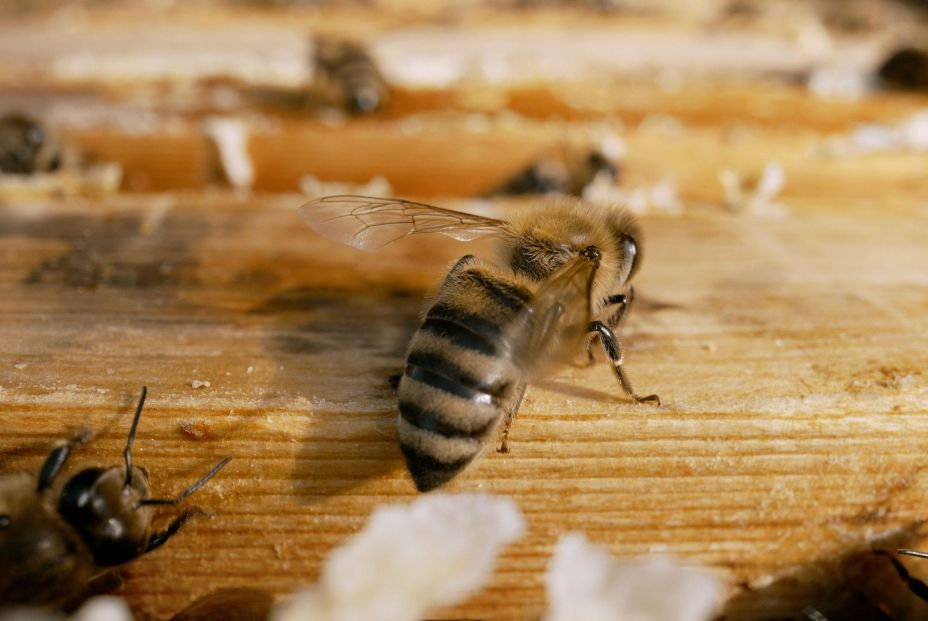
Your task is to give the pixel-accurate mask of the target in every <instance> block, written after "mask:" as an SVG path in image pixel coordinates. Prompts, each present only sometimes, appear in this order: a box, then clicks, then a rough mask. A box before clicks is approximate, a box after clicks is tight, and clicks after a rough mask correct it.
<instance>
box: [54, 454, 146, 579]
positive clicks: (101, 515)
mask: <svg viewBox="0 0 928 621" xmlns="http://www.w3.org/2000/svg"><path fill="white" fill-rule="evenodd" d="M130 472H131V475H128V476H127V473H130ZM150 495H151V489H150V487H149V484H148V476H147V473H146V472H145V471H144V470H143V469H142V468H139V467H136V466H132V467H131V468H130V469H128V470H127V469H126V468H123V467H121V466H114V467H112V468H105V469H104V468H87V469H85V470H82V471H81V472H79V473H77V474H76V475H74V476H73V477H71V479H70V480H69V481H68V482H67V483H66V484H65V486H64V488H63V489H62V491H61V496H60V498H59V502H58V512H59V513H60V514H61V516H62V517H63V518H64V519H65V521H67V522H68V523H69V524H70V525H71V526H72V527H73V528H74V529H75V530H76V531H78V532H79V533H80V534H81V536H82V537H83V539H84V541H85V542H86V543H87V545H88V547H89V548H90V549H91V551H92V552H93V556H94V561H95V562H96V564H97V565H99V566H112V565H119V564H122V563H125V562H126V561H129V560H131V559H133V558H135V557H136V556H138V555H139V554H141V552H142V550H143V549H144V547H145V545H146V544H147V539H148V534H149V530H150V525H151V517H152V509H151V507H147V506H145V504H144V502H143V500H144V499H146V498H148V497H149V496H150Z"/></svg>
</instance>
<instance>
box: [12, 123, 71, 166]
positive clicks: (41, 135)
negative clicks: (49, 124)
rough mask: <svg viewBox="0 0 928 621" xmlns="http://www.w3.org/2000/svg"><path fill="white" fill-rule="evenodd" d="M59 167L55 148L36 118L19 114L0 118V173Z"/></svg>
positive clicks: (59, 161) (58, 158) (58, 157)
mask: <svg viewBox="0 0 928 621" xmlns="http://www.w3.org/2000/svg"><path fill="white" fill-rule="evenodd" d="M60 166H61V156H60V154H59V153H58V148H57V146H56V145H55V143H54V141H53V140H52V139H51V137H50V136H49V135H48V132H47V131H46V130H45V128H43V127H42V125H41V124H40V123H39V122H38V121H36V120H34V119H31V118H29V117H27V116H23V115H21V114H7V115H6V116H3V117H0V173H5V174H14V175H31V174H33V173H37V172H49V171H53V170H57V169H58V168H59V167H60Z"/></svg>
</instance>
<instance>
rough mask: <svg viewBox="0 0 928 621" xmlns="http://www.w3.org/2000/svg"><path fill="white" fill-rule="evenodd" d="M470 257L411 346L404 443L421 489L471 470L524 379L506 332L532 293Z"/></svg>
mask: <svg viewBox="0 0 928 621" xmlns="http://www.w3.org/2000/svg"><path fill="white" fill-rule="evenodd" d="M472 261H473V260H472V259H468V258H467V257H465V259H462V261H460V262H459V263H458V265H456V266H455V268H454V269H453V270H452V272H451V274H449V276H448V278H447V279H446V281H445V284H444V285H443V286H442V288H441V290H440V291H439V293H438V295H437V297H436V301H435V304H434V305H433V306H432V307H431V308H430V309H429V311H428V312H427V313H426V316H425V320H424V322H423V323H422V327H421V328H420V329H419V331H418V332H417V333H416V334H415V336H414V337H413V339H412V342H411V343H410V348H409V354H408V356H407V359H406V370H405V372H404V374H403V378H402V380H401V382H400V386H399V410H400V417H399V440H400V446H401V448H402V450H403V455H404V456H405V457H406V464H407V466H408V468H409V472H410V474H411V475H412V478H413V481H414V482H415V484H416V487H417V488H418V489H419V491H427V490H430V489H433V488H435V487H438V486H439V485H442V484H443V483H445V482H447V481H448V480H450V479H451V478H453V477H454V476H455V475H456V474H457V473H458V472H460V471H461V470H462V469H464V468H465V467H466V466H467V465H468V464H469V463H470V462H471V460H473V458H474V457H476V456H477V454H478V453H479V452H480V451H481V449H482V448H483V445H484V443H485V441H486V438H487V436H488V435H489V434H491V433H492V431H493V430H494V429H495V428H496V426H497V424H498V423H499V421H500V418H501V417H502V414H503V412H504V410H505V408H506V407H508V405H509V401H510V399H511V393H512V387H513V386H514V385H515V383H516V381H517V380H518V379H519V377H518V371H517V370H516V369H515V367H514V366H513V365H512V363H511V361H510V358H509V350H508V347H507V346H506V343H505V333H506V331H505V327H506V326H507V325H508V323H509V322H510V321H511V320H512V318H513V317H515V316H516V315H517V313H518V312H519V311H521V310H522V309H523V308H524V307H525V305H526V304H527V303H528V302H529V300H530V299H531V297H532V295H531V293H530V292H529V291H528V290H527V289H525V288H523V287H521V286H519V285H518V284H517V283H514V282H512V281H509V280H507V279H505V278H502V277H499V276H497V275H495V274H493V273H490V272H489V271H487V270H484V269H482V268H480V267H479V266H476V265H473V263H472Z"/></svg>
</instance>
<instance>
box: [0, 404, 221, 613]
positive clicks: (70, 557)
mask: <svg viewBox="0 0 928 621" xmlns="http://www.w3.org/2000/svg"><path fill="white" fill-rule="evenodd" d="M146 393H147V391H146V389H145V388H142V394H141V397H140V398H139V403H138V406H137V408H136V411H135V416H134V417H133V419H132V426H131V428H130V430H129V438H128V440H127V442H126V448H125V451H124V456H125V466H122V465H118V466H111V467H108V468H105V467H92V468H85V469H84V470H81V471H80V472H78V473H77V474H75V475H73V476H72V477H70V478H69V479H68V480H67V481H65V482H64V484H63V485H61V484H56V479H57V478H58V476H59V475H60V474H61V472H62V470H63V469H64V467H65V465H66V463H67V461H68V458H69V457H70V455H71V451H72V450H74V449H75V448H76V447H78V446H80V445H82V444H85V443H87V442H89V441H90V439H91V437H92V434H90V433H89V432H86V433H84V434H83V435H81V436H79V437H77V438H74V439H72V440H71V441H70V442H68V443H67V444H65V445H63V446H59V447H56V448H55V449H53V450H52V451H51V452H50V453H49V454H48V457H47V458H46V459H45V463H44V464H43V465H42V468H41V470H40V471H39V473H38V476H35V475H33V474H31V473H26V472H18V473H10V474H5V475H2V476H0V567H2V568H3V571H2V572H0V603H2V604H41V605H55V606H57V605H64V604H67V603H69V602H71V601H73V600H74V599H75V598H77V597H78V596H80V595H81V594H82V593H83V592H84V591H85V590H86V589H87V587H88V585H89V584H90V583H91V581H92V580H94V579H95V578H97V577H99V576H101V575H103V574H104V573H105V572H106V571H107V570H108V569H109V568H111V567H115V566H117V565H122V564H123V563H127V562H129V561H131V560H133V559H135V558H137V557H139V556H142V555H143V554H147V553H149V552H151V551H152V550H155V549H156V548H158V547H160V546H162V545H164V544H165V543H166V542H167V541H168V540H169V539H170V538H171V537H173V536H174V535H175V534H177V532H178V531H179V530H180V528H181V527H182V526H183V525H184V523H185V522H187V520H188V519H190V518H191V517H192V516H193V515H195V514H196V513H197V511H196V510H191V509H188V510H185V511H184V512H183V513H181V514H180V515H179V516H177V517H175V518H174V519H173V520H172V521H171V522H170V523H169V524H168V526H167V527H166V528H165V529H164V530H160V531H154V532H153V531H152V518H153V508H152V507H153V506H157V505H167V506H178V505H180V504H181V503H182V502H183V501H184V500H186V499H187V497H189V496H190V495H191V494H193V493H194V492H196V491H197V490H198V489H200V488H201V487H202V486H203V485H204V484H206V482H207V481H209V480H210V479H211V478H212V477H213V476H214V475H215V474H216V473H217V472H219V471H220V470H221V469H222V468H223V467H224V466H225V465H226V464H227V463H229V460H230V459H231V457H226V458H225V459H223V460H222V461H220V462H219V463H217V464H216V465H215V466H214V467H213V468H212V469H211V470H210V471H209V472H207V473H206V474H205V475H204V476H202V477H200V479H199V480H198V481H196V482H195V483H194V484H193V485H191V486H190V487H188V488H187V489H186V490H184V491H183V492H181V494H179V495H178V496H177V497H175V498H152V496H151V488H150V486H149V481H148V473H147V472H146V471H145V470H144V469H143V468H140V467H138V466H133V464H132V444H133V442H134V440H135V434H136V430H137V428H138V424H139V419H140V418H141V416H142V407H143V406H144V404H145V396H146Z"/></svg>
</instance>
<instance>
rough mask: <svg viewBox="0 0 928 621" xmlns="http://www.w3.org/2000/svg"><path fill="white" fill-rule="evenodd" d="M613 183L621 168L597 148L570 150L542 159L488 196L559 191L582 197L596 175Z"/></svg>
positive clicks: (531, 164) (532, 163)
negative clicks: (580, 150) (605, 177)
mask: <svg viewBox="0 0 928 621" xmlns="http://www.w3.org/2000/svg"><path fill="white" fill-rule="evenodd" d="M600 174H604V175H606V176H607V177H608V178H609V180H610V181H613V182H614V181H616V180H617V179H618V177H619V169H618V168H617V167H616V165H615V164H614V163H612V162H611V161H610V160H609V159H608V158H607V157H606V156H605V155H603V154H602V153H601V152H600V151H598V150H596V149H590V150H586V151H582V152H577V151H576V150H572V151H571V150H568V151H566V152H563V153H555V154H551V155H548V156H544V157H541V158H539V159H537V160H535V161H533V162H531V163H530V164H529V165H528V166H527V167H525V168H524V169H522V170H521V171H519V172H518V173H516V174H515V175H513V176H512V177H510V178H509V179H507V180H506V181H504V182H503V183H502V184H500V185H499V186H497V187H496V188H495V189H493V190H491V191H490V192H488V193H487V196H516V195H521V194H548V193H551V192H557V193H560V194H568V195H570V196H581V195H582V194H583V189H584V188H586V186H588V185H589V184H590V183H592V182H593V179H595V178H596V177H597V175H600Z"/></svg>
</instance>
